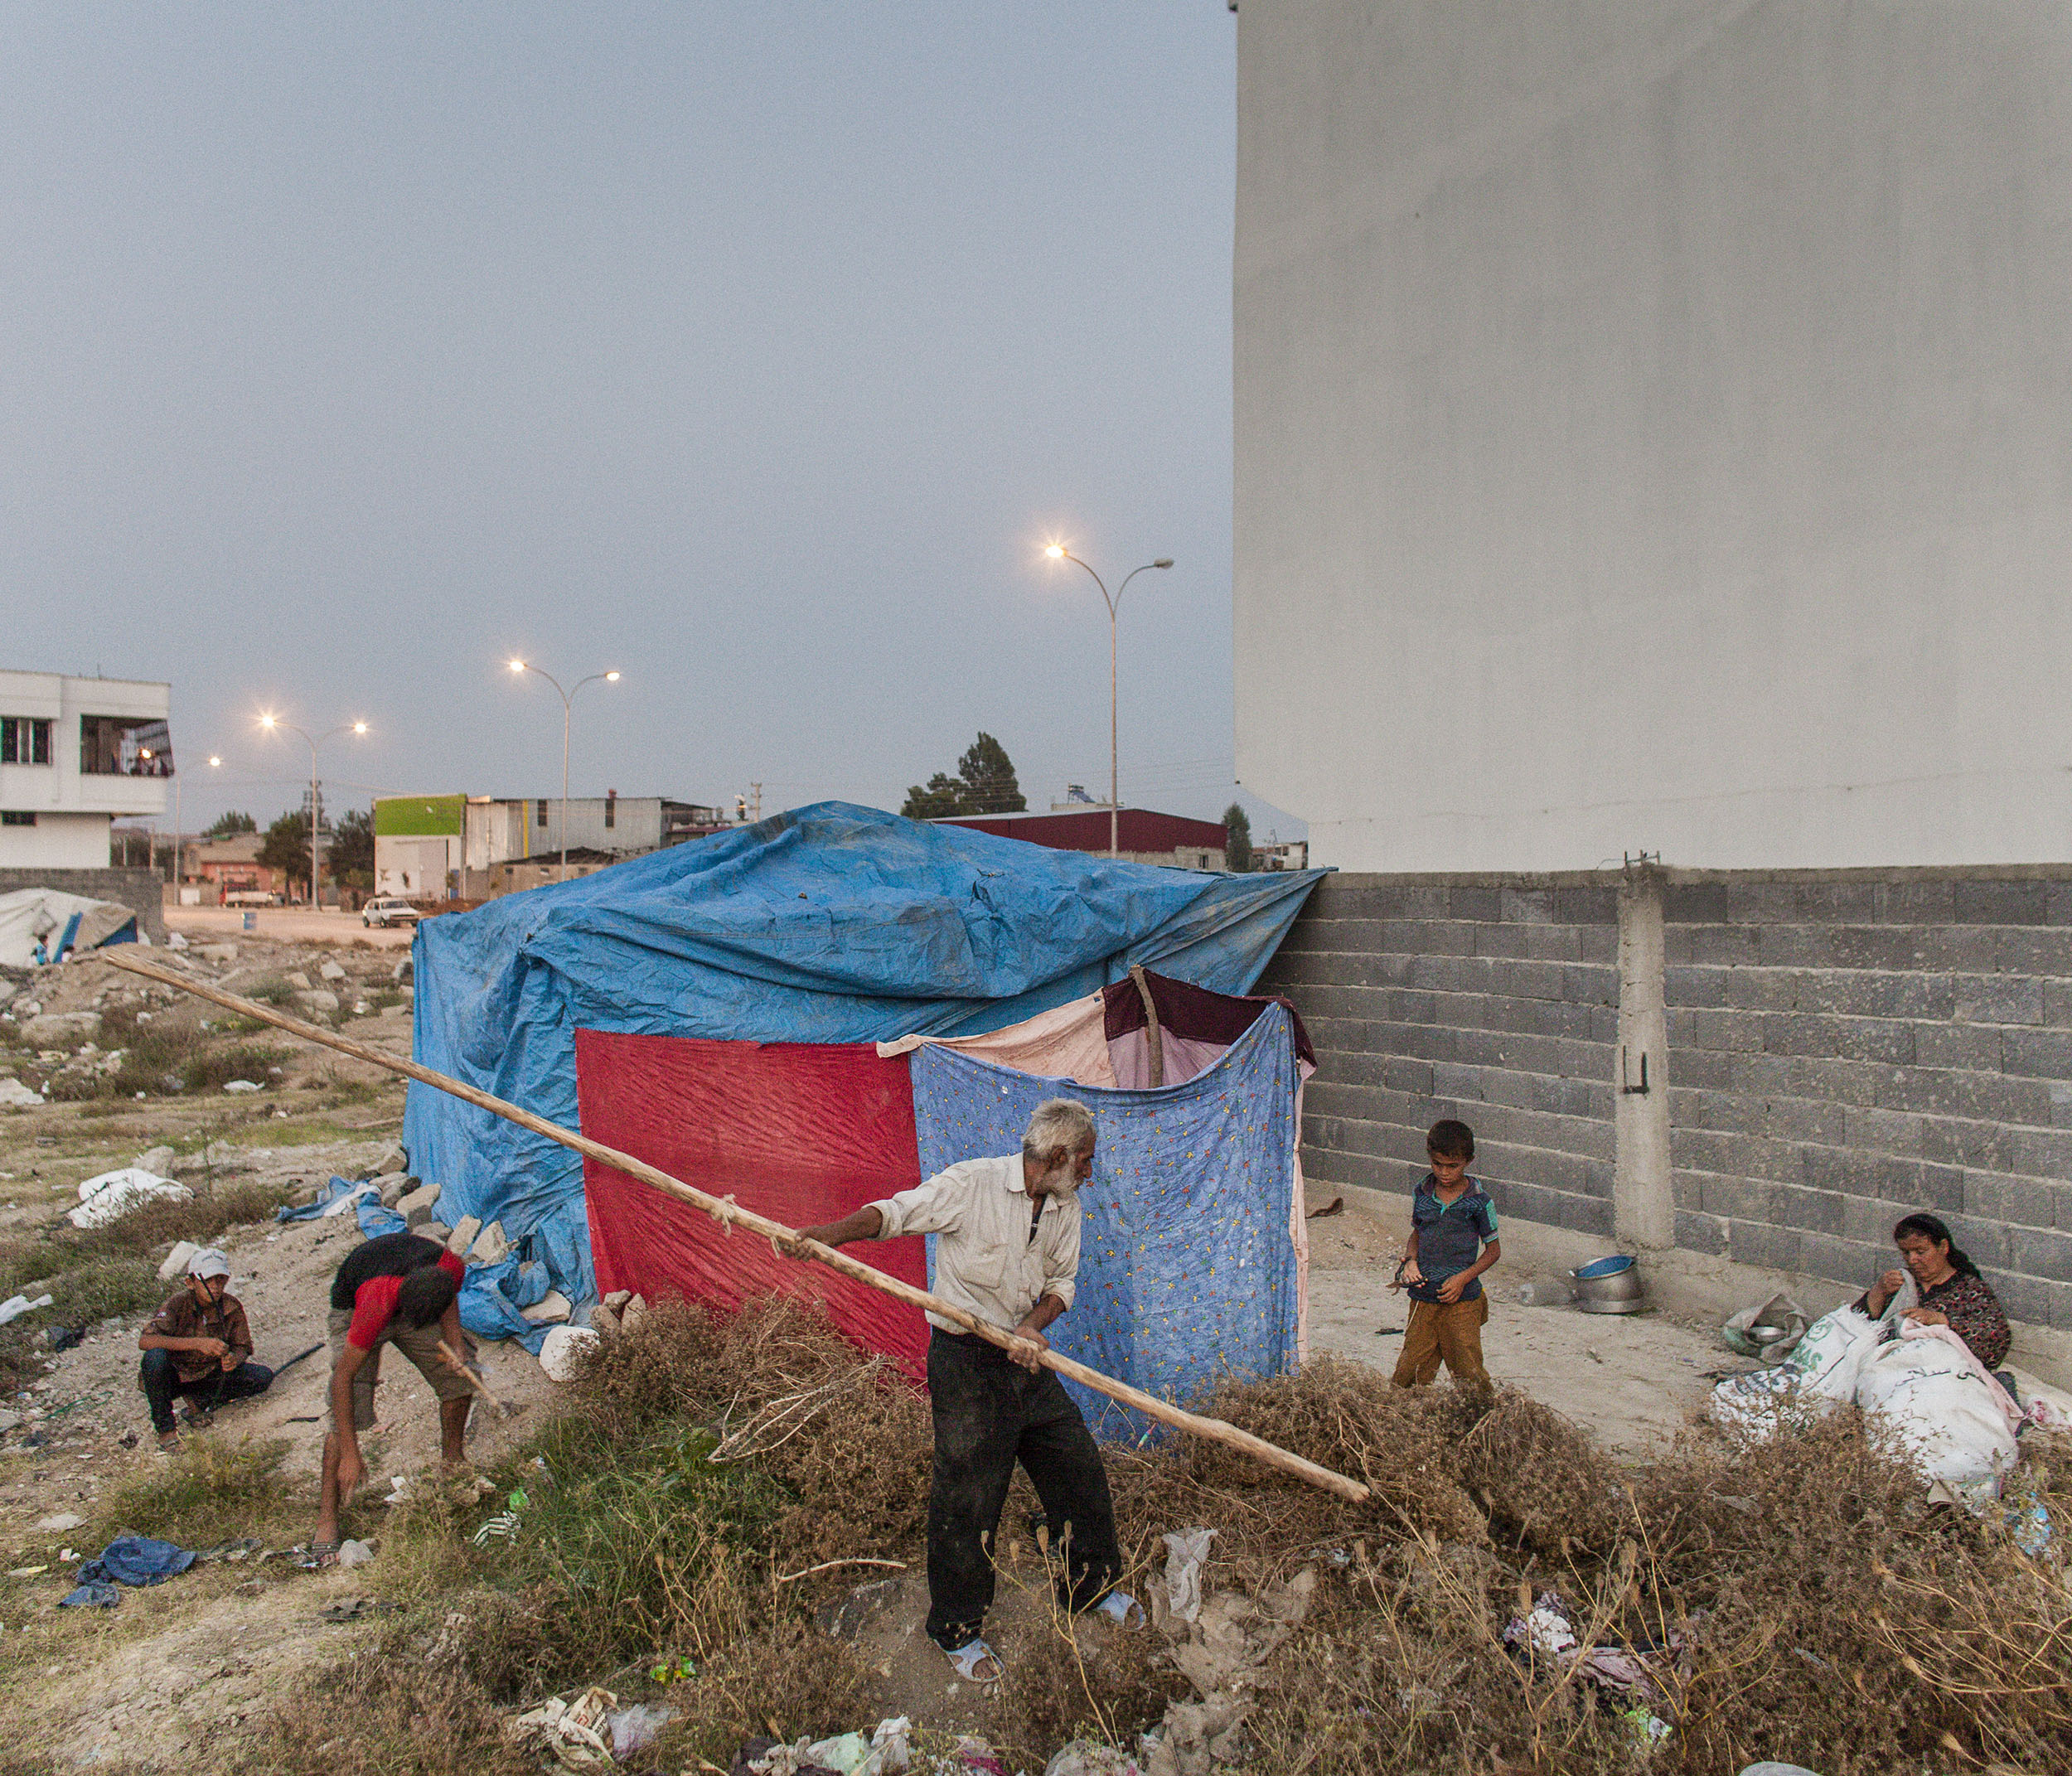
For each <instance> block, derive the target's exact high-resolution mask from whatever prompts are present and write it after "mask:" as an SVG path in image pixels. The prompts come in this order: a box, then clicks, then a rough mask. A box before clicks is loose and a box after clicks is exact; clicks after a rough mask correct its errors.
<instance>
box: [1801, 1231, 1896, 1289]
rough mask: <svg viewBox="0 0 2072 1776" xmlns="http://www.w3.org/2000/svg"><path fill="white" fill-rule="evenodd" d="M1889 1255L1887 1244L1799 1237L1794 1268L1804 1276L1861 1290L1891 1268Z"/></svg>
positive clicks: (1824, 1236) (1827, 1235) (1822, 1236)
mask: <svg viewBox="0 0 2072 1776" xmlns="http://www.w3.org/2000/svg"><path fill="white" fill-rule="evenodd" d="M1892 1259H1893V1251H1892V1247H1891V1246H1890V1244H1889V1243H1887V1244H1879V1245H1873V1244H1871V1243H1870V1242H1868V1241H1861V1240H1845V1239H1841V1238H1838V1237H1837V1236H1835V1235H1833V1234H1831V1233H1808V1234H1805V1235H1803V1236H1801V1238H1800V1240H1799V1246H1798V1267H1799V1269H1800V1270H1803V1271H1804V1272H1805V1273H1806V1274H1807V1275H1808V1276H1818V1277H1824V1278H1826V1279H1827V1280H1828V1281H1830V1282H1835V1283H1841V1284H1843V1285H1847V1286H1849V1287H1852V1288H1857V1289H1861V1288H1862V1287H1863V1286H1864V1285H1866V1284H1868V1283H1869V1282H1870V1281H1871V1280H1872V1279H1873V1278H1874V1277H1876V1276H1879V1275H1882V1274H1883V1273H1884V1272H1885V1271H1886V1270H1890V1269H1891V1268H1892Z"/></svg>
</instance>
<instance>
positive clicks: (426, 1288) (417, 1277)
mask: <svg viewBox="0 0 2072 1776" xmlns="http://www.w3.org/2000/svg"><path fill="white" fill-rule="evenodd" d="M460 1292H461V1285H459V1284H458V1283H457V1282H455V1281H454V1280H453V1272H452V1271H451V1270H445V1269H443V1268H442V1267H441V1266H439V1265H436V1264H428V1265H425V1266H424V1269H423V1270H413V1271H411V1272H410V1274H409V1275H408V1276H406V1277H404V1279H403V1286H402V1287H401V1288H400V1289H399V1290H396V1292H395V1317H396V1318H397V1319H399V1320H401V1321H402V1322H403V1324H404V1325H406V1326H408V1327H409V1328H410V1329H411V1330H412V1331H415V1330H416V1329H417V1328H419V1326H428V1325H430V1324H432V1322H433V1320H435V1319H438V1317H439V1316H440V1315H441V1314H443V1313H444V1312H445V1311H446V1310H447V1309H448V1308H449V1307H451V1306H452V1305H453V1298H454V1297H455V1296H456V1295H457V1294H459V1293H460Z"/></svg>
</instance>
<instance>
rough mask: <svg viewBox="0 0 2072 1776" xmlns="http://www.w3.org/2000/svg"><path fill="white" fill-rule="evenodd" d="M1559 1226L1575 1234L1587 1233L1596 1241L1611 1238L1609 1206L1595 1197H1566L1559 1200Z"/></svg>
mask: <svg viewBox="0 0 2072 1776" xmlns="http://www.w3.org/2000/svg"><path fill="white" fill-rule="evenodd" d="M1611 1222H1612V1214H1611V1204H1610V1203H1607V1202H1605V1201H1602V1200H1600V1198H1595V1197H1568V1196H1565V1197H1563V1198H1561V1225H1562V1226H1563V1227H1566V1228H1568V1229H1570V1230H1571V1232H1576V1233H1587V1234H1590V1235H1593V1236H1595V1237H1596V1238H1598V1239H1602V1240H1608V1239H1610V1237H1611Z"/></svg>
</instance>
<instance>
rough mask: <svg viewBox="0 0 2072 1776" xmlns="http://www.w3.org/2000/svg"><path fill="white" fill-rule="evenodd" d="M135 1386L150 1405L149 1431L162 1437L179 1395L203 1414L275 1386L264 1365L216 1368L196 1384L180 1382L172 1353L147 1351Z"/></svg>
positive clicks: (250, 1363) (243, 1363)
mask: <svg viewBox="0 0 2072 1776" xmlns="http://www.w3.org/2000/svg"><path fill="white" fill-rule="evenodd" d="M137 1379H138V1385H139V1386H142V1387H143V1391H144V1398H145V1399H146V1400H147V1401H149V1402H150V1406H151V1428H152V1430H155V1431H157V1433H158V1435H160V1436H163V1435H165V1434H166V1433H167V1431H169V1430H172V1402H173V1401H175V1400H176V1399H177V1398H178V1397H179V1396H181V1395H182V1394H185V1395H186V1396H187V1397H188V1398H189V1399H190V1400H191V1401H194V1402H195V1404H196V1406H199V1407H200V1408H201V1410H202V1411H205V1412H213V1411H215V1409H216V1408H217V1407H218V1406H222V1405H224V1404H225V1403H226V1402H228V1401H232V1400H249V1399H250V1398H251V1397H252V1396H254V1394H263V1393H264V1392H265V1391H266V1390H267V1389H268V1388H269V1387H271V1386H273V1385H274V1372H273V1371H272V1370H271V1369H269V1368H268V1367H266V1365H265V1364H264V1363H263V1362H241V1363H240V1364H239V1365H238V1366H237V1367H235V1369H232V1370H230V1371H229V1372H225V1371H224V1370H221V1369H217V1370H215V1371H213V1372H211V1373H209V1374H207V1375H205V1376H203V1377H201V1380H200V1381H198V1382H183V1381H182V1380H181V1379H180V1372H179V1371H178V1370H177V1369H176V1368H175V1367H173V1362H172V1352H171V1351H146V1352H145V1353H144V1362H143V1370H142V1372H140V1373H139V1374H138V1377H137Z"/></svg>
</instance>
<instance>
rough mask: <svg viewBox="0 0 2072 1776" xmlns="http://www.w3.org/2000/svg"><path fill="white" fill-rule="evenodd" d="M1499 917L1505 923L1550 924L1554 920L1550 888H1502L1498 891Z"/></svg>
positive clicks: (1552, 894) (1552, 895)
mask: <svg viewBox="0 0 2072 1776" xmlns="http://www.w3.org/2000/svg"><path fill="white" fill-rule="evenodd" d="M1497 898H1498V904H1499V906H1500V907H1501V909H1502V910H1501V912H1500V915H1499V916H1500V917H1502V919H1503V922H1504V923H1505V924H1506V925H1551V924H1552V923H1553V922H1554V891H1553V890H1552V888H1503V889H1500V890H1499V891H1498V897H1497Z"/></svg>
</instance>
